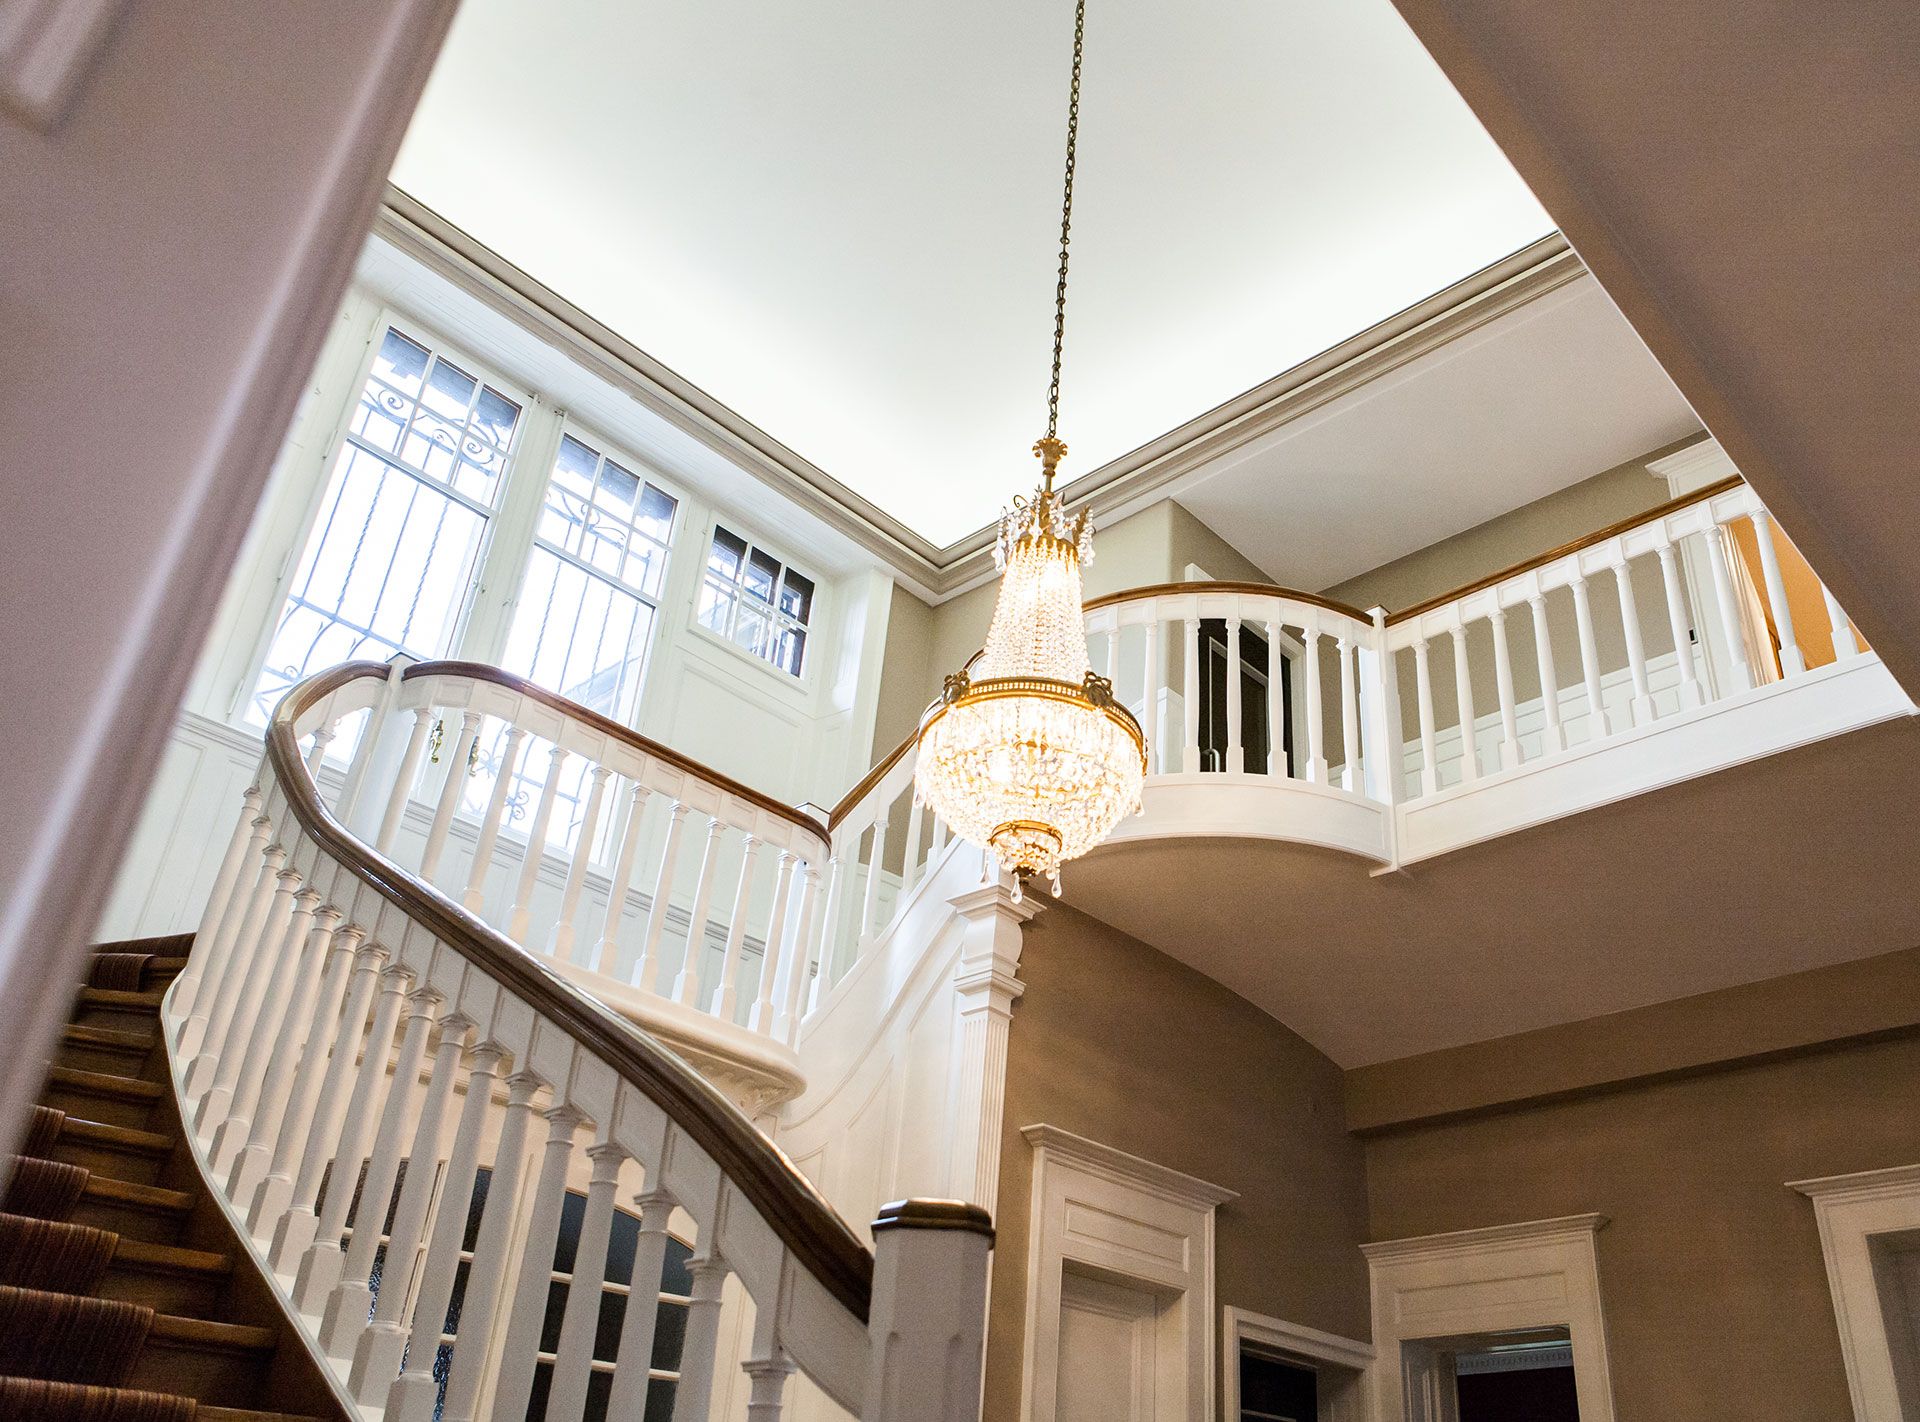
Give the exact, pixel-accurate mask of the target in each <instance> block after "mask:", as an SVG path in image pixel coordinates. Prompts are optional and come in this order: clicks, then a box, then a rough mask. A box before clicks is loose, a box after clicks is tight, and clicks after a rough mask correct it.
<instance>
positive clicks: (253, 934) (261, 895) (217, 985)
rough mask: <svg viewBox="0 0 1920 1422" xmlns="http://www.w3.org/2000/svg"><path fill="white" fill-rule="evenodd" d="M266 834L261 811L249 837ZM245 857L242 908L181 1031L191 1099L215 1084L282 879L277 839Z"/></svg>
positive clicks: (185, 1090)
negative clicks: (216, 967) (230, 937)
mask: <svg viewBox="0 0 1920 1422" xmlns="http://www.w3.org/2000/svg"><path fill="white" fill-rule="evenodd" d="M270 833H272V825H271V823H270V822H269V821H268V820H267V818H266V817H265V816H264V815H263V816H261V818H259V819H258V820H255V821H254V825H253V835H252V842H254V843H259V844H264V842H265V840H266V838H267V836H268V835H269V834H270ZM247 862H248V863H249V864H250V865H252V866H253V870H252V874H253V877H252V879H251V881H249V880H248V879H247V878H246V875H245V872H244V871H243V873H242V878H241V882H242V883H245V884H247V885H248V887H247V890H246V893H245V899H246V907H245V908H244V909H243V910H242V911H241V914H240V918H239V921H238V922H237V923H236V924H235V925H234V929H233V941H232V943H231V945H230V946H229V949H228V951H227V954H226V958H225V961H224V962H222V963H221V964H220V970H219V973H218V975H217V976H209V977H208V979H207V981H208V982H209V983H210V984H211V985H212V989H213V991H212V992H211V994H209V993H204V992H203V993H201V994H200V1000H199V1002H198V1003H196V1004H195V1006H196V1008H199V1007H204V1008H205V1011H196V1012H195V1013H194V1014H193V1016H192V1017H190V1018H189V1019H188V1020H187V1025H186V1027H185V1029H184V1030H182V1032H181V1033H180V1047H181V1050H182V1052H192V1053H194V1054H195V1055H193V1056H192V1057H191V1058H190V1059H189V1060H188V1063H187V1077H186V1081H185V1083H184V1085H183V1087H182V1094H183V1095H184V1096H185V1097H186V1098H187V1099H188V1100H189V1101H194V1100H198V1099H199V1097H200V1096H201V1094H202V1093H204V1092H205V1091H206V1089H207V1088H208V1087H209V1086H211V1085H213V1073H214V1072H215V1070H217V1069H218V1067H219V1065H220V1060H219V1051H220V1042H221V1039H222V1038H223V1037H224V1036H225V1035H226V1031H227V1024H228V1023H229V1022H230V1021H232V1019H233V1006H234V1000H235V999H236V998H238V997H239V995H240V989H241V988H242V987H243V986H244V985H245V982H246V978H247V975H248V973H249V971H250V970H251V968H252V967H253V959H254V956H255V952H256V950H257V949H258V947H259V944H260V930H261V929H262V928H264V927H265V926H266V922H267V913H268V912H269V910H271V908H272V907H273V892H274V887H275V886H276V885H277V884H278V883H279V881H280V869H281V866H282V865H284V864H285V863H286V862H287V852H286V850H284V849H282V848H281V847H280V846H279V845H277V844H265V845H264V848H262V849H261V850H260V851H259V853H258V854H257V855H249V857H248V861H247Z"/></svg>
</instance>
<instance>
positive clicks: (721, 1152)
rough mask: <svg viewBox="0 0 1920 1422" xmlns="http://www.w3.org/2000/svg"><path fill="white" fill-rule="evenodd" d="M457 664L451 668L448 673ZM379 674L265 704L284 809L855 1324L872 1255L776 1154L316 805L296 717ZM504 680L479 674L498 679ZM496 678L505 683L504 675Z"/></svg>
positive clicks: (308, 684) (677, 1071)
mask: <svg viewBox="0 0 1920 1422" xmlns="http://www.w3.org/2000/svg"><path fill="white" fill-rule="evenodd" d="M471 665H472V664H471V663H465V662H422V663H419V664H417V665H416V666H415V667H413V668H410V669H409V670H408V671H407V672H406V673H403V676H411V675H414V674H415V673H419V674H422V675H429V676H430V675H435V674H458V675H471V674H472V673H470V672H468V671H467V670H466V669H467V668H468V667H470V666H471ZM429 668H430V669H431V670H425V669H429ZM454 668H458V669H459V671H458V672H454V671H452V669H454ZM484 670H492V669H491V668H486V669H484ZM387 673H388V668H387V667H386V666H385V665H384V664H382V663H379V662H348V663H345V664H344V665H342V666H338V667H334V668H332V669H330V670H328V671H326V672H323V673H321V674H320V675H318V676H315V677H312V678H310V679H309V680H307V681H304V682H302V683H301V684H300V685H298V686H296V687H294V688H293V689H292V690H291V691H289V692H288V693H287V694H286V695H285V696H284V697H282V698H281V701H280V704H279V705H278V706H277V707H275V708H274V713H273V721H272V724H271V725H270V726H269V727H268V729H267V747H266V753H267V760H268V763H269V764H270V765H271V766H272V767H273V773H274V776H275V778H276V779H277V780H278V781H279V783H280V787H281V789H282V791H283V792H284V793H285V795H286V800H287V808H288V809H289V810H290V811H291V812H292V814H293V817H294V818H295V819H296V820H298V821H299V822H300V826H301V828H302V829H303V830H305V832H306V833H307V835H308V836H310V837H311V838H312V839H313V840H314V842H315V843H317V844H318V845H320V846H321V847H322V848H323V849H325V850H326V851H327V852H328V853H329V854H330V855H332V856H333V858H334V859H335V861H336V862H338V863H339V864H340V865H341V866H342V867H343V868H345V869H346V870H347V871H348V872H349V873H350V874H352V875H353V876H354V877H355V878H356V879H358V880H359V881H360V882H361V883H363V884H365V885H366V886H367V887H368V888H370V889H372V890H373V891H374V892H375V893H377V894H379V895H380V896H381V897H382V898H384V899H386V900H387V901H388V902H389V903H391V904H393V905H394V906H395V907H396V908H398V909H399V910H400V911H401V912H402V913H403V914H405V915H406V916H407V917H408V918H409V919H411V920H412V921H413V922H415V923H418V924H420V925H421V926H422V927H424V928H426V929H427V930H428V931H430V932H431V933H433V934H434V935H435V936H436V937H437V938H438V939H439V940H440V941H441V942H443V943H445V944H446V945H447V946H448V947H450V948H452V949H453V950H454V951H455V952H456V953H458V954H460V956H461V957H463V958H465V959H466V960H467V961H468V962H470V963H472V964H473V965H474V966H476V967H478V968H480V969H481V970H482V971H483V972H485V973H487V974H488V975H489V976H491V977H492V978H493V979H494V980H495V981H497V982H499V983H501V984H502V985H503V986H505V987H506V988H507V989H508V990H509V991H511V992H515V993H517V994H519V995H520V997H521V998H522V1000H523V1001H525V1002H526V1003H527V1004H528V1005H529V1006H531V1007H532V1008H534V1010H535V1011H537V1012H539V1013H541V1014H542V1015H543V1016H545V1017H546V1018H547V1020H549V1021H551V1022H553V1023H555V1024H556V1025H558V1026H559V1027H561V1028H562V1029H563V1030H564V1031H566V1032H567V1033H569V1034H570V1035H571V1036H572V1038H573V1040H574V1041H575V1042H577V1043H579V1044H580V1045H581V1046H583V1047H585V1048H586V1049H587V1050H589V1051H591V1052H593V1053H594V1054H596V1055H597V1056H598V1057H599V1058H600V1059H601V1060H602V1061H603V1062H605V1063H606V1064H607V1065H608V1066H610V1067H612V1068H613V1070H614V1071H615V1072H617V1073H618V1074H619V1075H620V1076H621V1078H622V1079H623V1080H625V1081H627V1082H630V1083H631V1084H633V1085H634V1086H636V1087H638V1088H639V1089H640V1090H641V1091H642V1092H644V1093H645V1094H646V1095H647V1096H648V1097H649V1098H650V1099H651V1100H652V1101H653V1102H654V1103H655V1104H656V1105H658V1106H659V1107H660V1108H661V1109H662V1110H663V1111H665V1112H666V1113H667V1115H668V1116H669V1117H670V1118H671V1119H672V1120H673V1122H674V1124H675V1125H677V1126H679V1127H680V1129H682V1130H683V1131H685V1132H686V1133H687V1134H688V1135H689V1136H690V1137H692V1138H693V1140H694V1141H695V1142H696V1143H697V1144H698V1145H699V1146H700V1147H701V1149H703V1150H705V1151H706V1152H707V1153H708V1154H709V1155H711V1156H712V1157H713V1159H714V1161H715V1162H716V1163H717V1164H718V1165H719V1167H720V1169H721V1171H722V1172H723V1173H724V1174H725V1175H726V1177H727V1178H728V1179H729V1180H731V1181H732V1182H733V1183H734V1185H736V1186H737V1187H738V1188H739V1190H740V1192H741V1193H742V1194H743V1195H745V1196H746V1197H747V1199H748V1200H749V1201H750V1202H751V1203H752V1204H753V1206H754V1208H755V1209H757V1210H758V1211H759V1212H760V1214H761V1215H762V1217H763V1218H765V1220H766V1221H767V1224H768V1225H769V1227H771V1228H772V1230H773V1231H774V1233H775V1234H776V1235H778V1236H779V1238H780V1242H781V1243H782V1244H783V1245H785V1246H786V1248H787V1249H788V1250H789V1251H790V1252H791V1253H792V1254H793V1256H794V1258H795V1259H796V1260H797V1261H799V1263H800V1264H801V1266H802V1267H804V1268H805V1269H806V1270H807V1271H808V1272H809V1273H810V1274H812V1275H813V1276H814V1277H815V1278H816V1279H818V1280H819V1281H820V1284H821V1286H822V1287H824V1288H825V1289H826V1290H827V1291H828V1292H829V1293H831V1294H832V1295H833V1296H834V1297H835V1298H836V1299H838V1300H839V1301H840V1302H841V1303H842V1304H844V1305H845V1306H846V1307H847V1309H848V1310H849V1311H850V1312H851V1313H853V1314H854V1316H855V1317H857V1318H859V1319H860V1320H861V1321H862V1322H863V1323H864V1322H865V1321H866V1319H867V1316H868V1311H869V1308H870V1307H871V1303H872V1297H873V1255H872V1253H871V1252H870V1251H869V1250H868V1249H867V1247H866V1246H865V1245H864V1244H862V1243H861V1242H860V1239H859V1238H858V1236H856V1235H855V1234H854V1233H853V1231H852V1230H851V1229H849V1228H848V1226H847V1223H846V1221H845V1220H843V1219H842V1218H841V1217H840V1215H839V1214H838V1212H836V1211H835V1210H834V1208H833V1206H831V1205H829V1204H828V1203H827V1201H826V1199H825V1197H823V1196H822V1195H821V1194H820V1192H819V1191H818V1190H816V1189H815V1188H814V1186H813V1183H812V1182H811V1181H809V1180H808V1179H807V1178H806V1176H805V1175H803V1174H801V1172H800V1170H799V1168H798V1167H797V1166H795V1165H794V1163H793V1162H792V1161H791V1160H789V1159H788V1158H787V1156H786V1154H785V1152H783V1151H782V1150H781V1149H780V1148H779V1147H778V1146H776V1145H774V1144H773V1142H772V1141H770V1140H768V1139H767V1138H766V1137H765V1136H764V1135H762V1134H761V1133H760V1132H759V1131H758V1130H756V1129H755V1128H754V1126H753V1124H752V1122H750V1121H748V1120H747V1118H746V1117H744V1116H742V1115H741V1114H740V1112H739V1111H738V1110H737V1109H736V1108H735V1107H734V1105H733V1104H732V1103H731V1102H730V1101H728V1100H727V1099H726V1097H725V1096H723V1095H721V1094H720V1092H719V1091H718V1090H716V1089H715V1088H714V1087H713V1086H712V1085H711V1084H710V1083H709V1082H708V1081H707V1079H706V1078H705V1077H703V1076H701V1075H700V1074H699V1073H698V1072H696V1071H695V1070H694V1069H693V1068H692V1067H690V1066H688V1065H687V1064H686V1063H685V1062H684V1061H682V1060H681V1059H680V1057H679V1056H677V1055H676V1054H675V1053H673V1052H672V1051H670V1050H668V1049H667V1048H666V1047H664V1046H662V1045H661V1044H660V1043H659V1042H657V1041H656V1040H655V1039H654V1038H653V1037H652V1036H651V1035H649V1034H648V1033H646V1032H643V1031H641V1030H640V1029H639V1028H638V1027H635V1026H634V1025H633V1024H632V1023H630V1022H628V1021H626V1020H625V1019H624V1018H622V1017H619V1016H616V1015H615V1014H614V1013H613V1012H612V1011H610V1010H609V1009H607V1008H605V1007H603V1006H601V1005H600V1003H598V1002H597V1001H595V1000H594V999H593V998H592V997H590V996H588V995H587V994H586V993H584V992H582V991H580V990H579V989H578V988H576V987H574V986H573V985H572V984H571V983H569V982H567V981H566V980H565V979H564V978H562V977H560V976H559V975H558V974H557V973H555V972H553V971H552V970H551V969H549V968H548V967H546V965H545V964H543V963H541V962H540V961H539V960H538V959H537V958H535V957H533V956H532V955H531V954H529V953H528V952H527V951H526V950H525V949H523V948H521V947H520V946H519V945H518V944H516V943H514V942H513V941H512V940H511V939H508V938H506V937H505V936H503V935H502V934H500V933H499V932H497V931H496V930H494V929H492V928H490V927H488V926H487V925H486V924H485V923H483V922H481V921H480V920H479V919H478V918H475V917H474V916H473V915H472V914H470V913H468V912H467V911H466V910H465V909H464V908H462V907H460V905H458V904H456V903H454V902H453V900H451V899H449V898H447V897H446V896H445V895H444V894H442V893H440V892H439V890H437V889H435V888H434V887H433V886H432V885H430V884H426V883H423V882H422V881H420V880H419V879H416V878H414V877H413V876H412V875H411V874H408V873H407V872H406V871H405V870H404V869H402V868H400V866H399V865H397V864H395V863H394V862H393V861H392V860H390V859H388V858H386V857H385V856H384V855H382V854H380V853H378V852H377V851H376V850H374V849H373V848H372V846H370V845H368V844H365V843H363V842H362V841H361V840H359V839H358V838H356V837H355V836H354V835H353V834H352V833H350V832H349V831H348V830H347V829H346V827H345V826H344V825H342V824H341V823H340V822H339V821H338V820H336V819H334V817H333V816H332V814H331V813H330V812H329V811H328V810H327V809H326V807H325V806H324V805H323V804H322V803H321V800H320V796H319V792H318V790H317V788H316V787H315V785H314V782H313V779H312V776H311V775H310V774H309V772H308V770H307V766H306V761H305V758H304V757H303V756H302V755H301V754H300V746H299V740H298V735H297V732H296V730H295V726H296V724H297V722H298V721H299V718H300V717H301V716H303V715H304V714H305V713H306V712H308V711H309V710H311V709H312V708H313V707H314V706H315V705H317V704H318V703H319V702H320V701H322V700H323V699H325V698H326V697H327V696H328V695H330V694H332V693H333V692H335V691H338V690H339V689H340V688H341V687H344V686H347V685H350V684H351V683H352V682H354V681H357V680H359V679H360V678H362V677H382V678H384V677H385V676H386V675H387ZM506 675H507V674H506V673H501V674H500V677H495V678H488V679H489V680H502V679H503V678H504V677H506ZM503 684H505V685H513V684H514V683H513V682H512V681H504V680H503ZM542 699H545V698H542ZM562 706H563V709H565V708H569V707H570V706H571V703H567V702H564V701H562ZM609 724H611V723H609ZM369 734H371V730H370V731H369ZM646 744H647V745H651V744H652V743H651V742H647V743H646ZM696 768H698V767H696ZM701 773H703V774H705V773H707V772H705V771H704V770H703V771H702V772H701ZM815 828H816V829H817V828H818V827H817V826H816V827H815Z"/></svg>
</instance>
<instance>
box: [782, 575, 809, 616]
mask: <svg viewBox="0 0 1920 1422" xmlns="http://www.w3.org/2000/svg"><path fill="white" fill-rule="evenodd" d="M780 610H781V611H782V612H784V613H786V615H787V616H789V617H791V618H792V619H793V620H794V621H795V622H805V621H806V620H807V614H808V613H809V612H811V611H813V580H812V579H811V578H803V577H801V576H800V574H798V573H796V572H794V571H793V569H791V568H789V569H787V576H786V578H785V579H784V580H783V581H782V582H781V584H780Z"/></svg>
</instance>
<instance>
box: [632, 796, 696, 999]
mask: <svg viewBox="0 0 1920 1422" xmlns="http://www.w3.org/2000/svg"><path fill="white" fill-rule="evenodd" d="M692 808H693V807H692V806H690V805H688V804H686V803H684V802H682V801H679V800H676V801H674V804H673V810H672V812H671V813H669V814H668V816H667V842H666V844H665V845H664V846H663V847H662V848H661V851H660V873H659V874H658V876H657V877H656V878H655V879H654V881H653V902H652V903H650V904H648V905H647V931H646V935H645V936H644V937H643V938H642V939H641V941H640V958H639V961H637V962H636V963H635V964H634V965H633V981H634V982H635V983H637V984H639V985H640V986H641V987H643V988H645V989H646V990H647V991H648V992H657V991H659V983H660V958H661V952H660V947H661V944H662V942H663V941H664V940H665V938H666V933H667V912H668V909H669V906H670V905H671V903H672V900H673V871H674V868H675V866H676V865H678V863H679V861H680V837H681V835H682V833H683V832H684V831H685V829H686V823H687V815H688V813H689V812H690V811H691V810H692Z"/></svg>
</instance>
